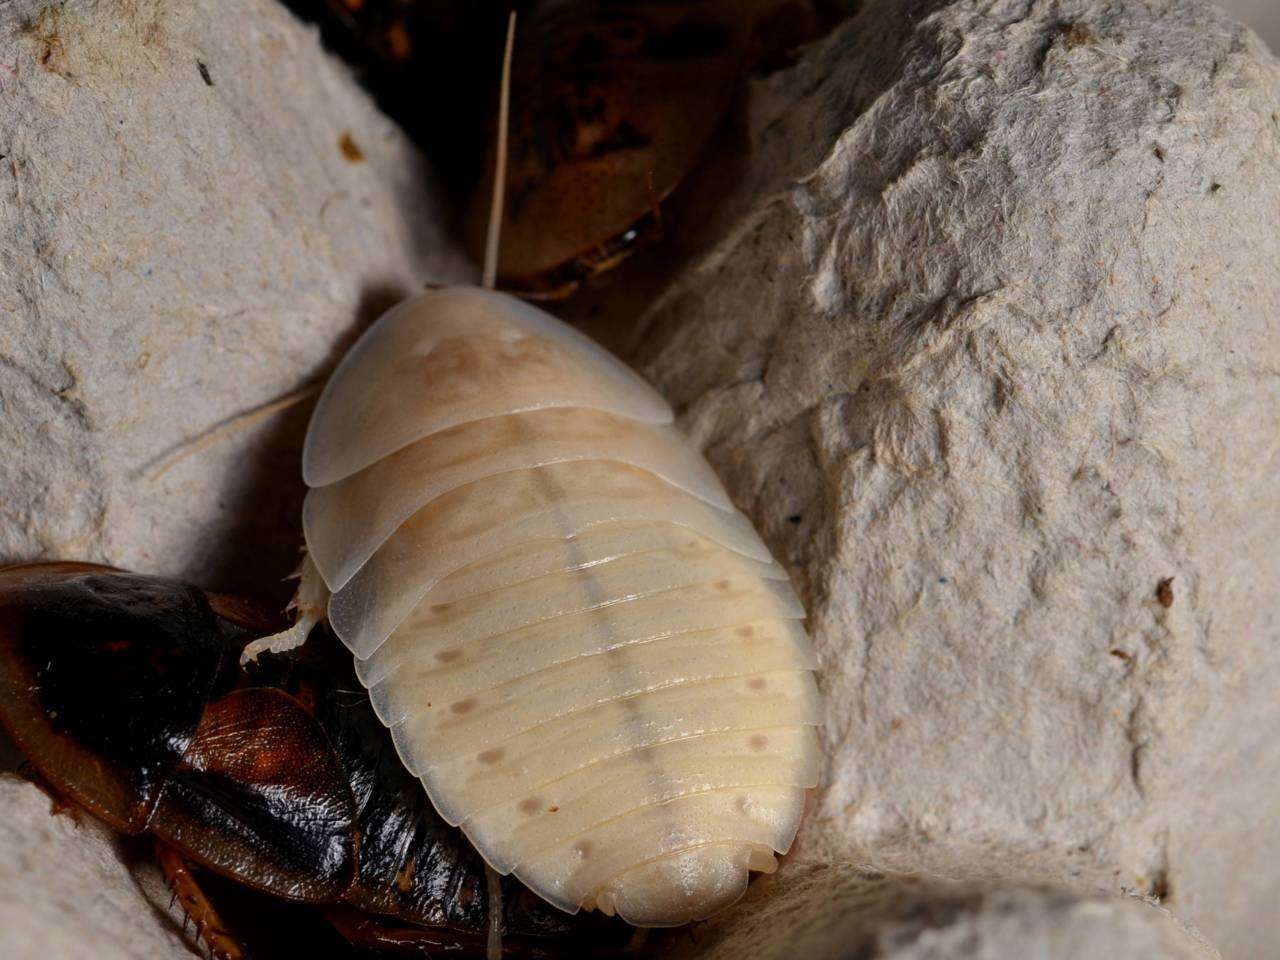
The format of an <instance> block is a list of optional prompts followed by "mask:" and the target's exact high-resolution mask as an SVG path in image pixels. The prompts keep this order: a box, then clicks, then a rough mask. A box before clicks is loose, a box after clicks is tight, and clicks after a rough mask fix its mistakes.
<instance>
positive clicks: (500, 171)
mask: <svg viewBox="0 0 1280 960" xmlns="http://www.w3.org/2000/svg"><path fill="white" fill-rule="evenodd" d="M515 40H516V12H515V11H514V10H512V11H511V13H510V15H509V16H508V17H507V49H506V51H505V52H504V53H503V55H502V90H501V92H500V93H499V95H498V156H497V162H496V163H495V164H494V166H493V200H492V202H491V203H490V205H489V230H488V232H487V233H486V234H485V238H484V273H483V274H482V275H481V280H480V286H482V287H484V288H485V289H487V290H492V289H493V288H494V286H495V285H496V284H497V282H498V234H499V232H500V231H501V229H502V194H503V191H504V190H505V189H506V186H507V116H508V114H509V113H510V112H511V50H512V48H513V47H514V46H515Z"/></svg>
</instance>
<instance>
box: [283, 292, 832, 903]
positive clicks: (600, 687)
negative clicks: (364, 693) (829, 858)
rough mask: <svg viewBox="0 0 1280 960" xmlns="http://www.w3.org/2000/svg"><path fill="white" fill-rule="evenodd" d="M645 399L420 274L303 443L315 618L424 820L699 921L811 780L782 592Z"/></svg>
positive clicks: (510, 861)
mask: <svg viewBox="0 0 1280 960" xmlns="http://www.w3.org/2000/svg"><path fill="white" fill-rule="evenodd" d="M670 421H671V413H670V410H669V409H668V408H667V406H666V404H665V403H664V402H663V401H662V400H661V398H660V397H658V396H657V394H656V393H654V392H653V390H652V389H651V388H649V387H648V386H647V385H646V384H645V383H644V382H643V381H642V380H640V378H639V377H637V376H636V375H635V374H633V373H632V372H631V371H630V370H628V369H627V368H626V367H625V366H623V365H622V364H621V363H619V362H618V361H617V360H616V359H615V358H613V357H612V356H610V355H609V354H607V353H606V352H604V351H603V350H601V349H600V348H599V347H597V346H595V345H594V344H593V343H591V341H589V340H587V339H586V338H585V337H583V336H582V335H580V334H578V333H577V332H576V331H573V330H572V329H571V328H569V327H567V326H565V325H563V324H561V323H560V322H559V321H557V320H555V319H554V318H552V317H550V316H548V315H547V314H545V313H542V312H541V311H538V310H536V309H534V308H532V307H530V306H528V305H527V304H524V303H522V302H520V301H518V300H515V299H512V298H510V297H506V296H503V295H501V294H494V293H491V292H487V291H481V290H476V289H470V288H451V289H443V290H436V291H432V292H429V293H426V294H424V295H422V296H420V297H418V298H416V299H414V300H412V301H409V302H407V303H405V304H402V305H400V306H399V307H397V308H395V309H394V310H393V311H391V313H389V314H388V315H387V316H385V317H384V318H383V319H382V320H380V321H379V322H378V323H377V324H376V325H375V326H374V327H373V328H372V329H371V330H370V331H369V332H368V333H367V334H366V335H365V337H364V338H362V339H361V341H360V342H359V343H358V344H357V345H356V347H355V348H354V349H353V350H352V351H351V353H349V354H348V356H347V358H346V359H345V360H344V362H343V364H342V365H341V366H340V367H339V369H338V371H337V373H336V374H335V375H334V377H333V378H332V380H331V381H330V383H329V385H328V387H327V388H326V390H325V392H324V395H323V396H322V398H321V400H320V403H319V405H318V407H317V409H316V413H315V416H314V418H313V420H312V423H311V428H310V431H309V433H308V436H307V446H306V450H305V454H304V471H305V475H306V479H307V482H308V484H309V485H310V486H311V487H312V489H311V491H310V492H309V493H308V496H307V501H306V507H305V511H304V523H305V528H306V535H307V545H308V548H309V550H310V554H311V558H312V560H313V562H314V563H315V565H316V567H317V568H318V570H319V571H320V573H321V575H322V576H323V577H324V579H325V582H326V583H327V585H328V587H329V589H330V591H332V596H331V598H330V601H329V616H330V621H331V623H332V625H333V627H334V630H335V632H336V633H337V634H338V635H339V636H340V637H341V638H342V640H343V642H344V643H346V644H347V646H349V647H350V648H351V650H352V651H353V652H354V653H355V655H356V657H357V664H356V666H357V673H358V674H359V676H360V678H361V681H362V682H363V683H364V684H365V685H366V686H367V687H368V688H369V691H370V695H371V697H372V700H373V703H374V706H375V708H376V709H377V711H378V715H379V716H380V717H381V718H382V720H383V722H384V723H386V724H387V725H388V726H389V727H390V729H391V732H392V735H393V738H394V740H395V743H396V746H397V748H398V749H399V751H400V755H401V757H402V759H403V760H404V762H405V765H406V766H407V767H408V768H409V770H410V771H411V772H412V773H413V774H414V775H415V776H419V777H421V779H422V782H423V785H424V786H425V787H426V789H427V792H428V794H429V795H430V797H431V799H432V801H433V803H434V804H435V805H436V807H437V809H438V810H439V811H440V813H441V815H442V816H443V817H444V818H445V819H446V820H448V821H449V822H450V823H452V824H458V825H460V826H461V827H462V829H463V830H464V831H465V832H466V833H467V835H468V837H470V839H471V840H472V842H473V843H474V844H475V845H476V847H477V848H478V849H479V850H480V852H481V853H482V854H483V855H484V857H485V859H486V860H488V861H489V863H490V864H491V865H493V866H494V867H495V868H497V869H498V870H500V871H501V872H503V873H508V872H514V873H515V874H516V875H517V876H518V877H520V879H521V880H523V881H524V882H525V883H526V884H527V885H528V886H529V887H531V888H532V889H533V890H534V891H536V892H537V893H539V894H541V895H542V896H543V897H545V898H546V899H547V900H549V901H550V902H552V903H554V904H556V905H557V906H559V907H562V908H563V909H565V910H569V911H571V912H572V911H575V910H577V909H578V907H579V906H587V907H597V908H599V909H601V910H604V911H606V912H610V913H612V912H618V913H620V914H622V915H623V916H624V917H625V918H626V919H628V920H630V921H631V922H633V923H637V924H640V925H651V926H664V925H671V924H678V923H684V922H686V921H688V920H690V919H695V918H700V917H704V916H707V915H708V914H710V913H711V912H713V911H715V910H716V909H718V908H719V907H721V906H723V905H725V904H726V903H728V902H730V901H732V900H733V899H735V898H736V897H737V896H738V895H740V893H741V892H742V890H743V889H744V888H745V885H746V880H747V872H748V870H749V869H754V870H771V869H772V868H773V866H774V863H775V861H774V856H773V852H774V851H779V852H785V851H786V850H787V848H788V847H789V846H790V844H791V841H792V838H793V836H794V834H795V830H796V827H797V825H798V822H799V819H800V815H801V812H802V809H803V804H804V790H805V788H806V787H810V786H813V785H814V784H815V783H816V780H817V759H818V752H817V747H816V738H815V735H814V731H813V725H815V724H817V723H819V722H820V719H819V704H818V700H817V694H816V690H815V687H814V682H813V676H812V670H813V669H814V666H815V664H814V660H813V655H812V652H811V650H810V646H809V641H808V638H807V636H806V634H805V632H804V628H803V626H802V620H803V617H804V611H803V609H802V607H801V605H800V603H799V602H798V601H797V599H796V598H795V595H794V594H793V593H792V591H791V588H790V586H789V585H788V583H787V578H786V574H785V572H784V571H783V570H782V569H781V568H780V567H778V566H777V565H776V564H775V563H774V562H773V560H772V558H771V557H770V555H769V551H768V550H767V548H766V547H765V546H764V544H763V543H762V542H761V541H760V539H759V537H758V536H757V535H756V533H755V531H754V530H753V529H752V527H751V525H750V523H749V522H748V521H747V520H746V519H745V518H744V517H743V516H742V514H740V513H739V512H737V511H736V510H735V509H734V507H733V505H732V503H731V502H730V500H729V499H728V497H727V496H726V495H725V493H724V490H723V489H722V487H721V486H720V484H719V482H718V480H717V479H716V477H715V475H714V473H713V472H712V471H711V469H710V467H709V466H708V465H707V463H706V461H705V460H703V458H702V457H701V455H700V454H698V452H697V451H696V450H695V449H693V448H692V446H691V445H690V444H689V443H688V442H687V441H686V440H685V439H684V438H683V437H681V436H680V435H679V434H678V433H676V432H675V430H674V428H673V427H671V426H670V425H669V424H670Z"/></svg>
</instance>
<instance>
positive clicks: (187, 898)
mask: <svg viewBox="0 0 1280 960" xmlns="http://www.w3.org/2000/svg"><path fill="white" fill-rule="evenodd" d="M156 860H157V861H159V863H160V872H161V873H163V874H164V879H165V881H166V882H167V883H168V884H169V889H170V890H171V891H173V895H174V896H175V897H176V898H177V900H178V902H179V903H180V904H182V912H183V914H184V917H185V919H184V920H183V923H182V929H183V931H184V932H185V931H186V929H187V921H188V920H190V921H191V922H192V923H194V924H195V928H196V939H197V940H199V941H203V942H204V945H205V946H206V947H208V948H209V956H210V957H211V958H213V960H246V958H247V954H246V953H245V952H244V948H243V947H241V946H240V943H239V941H237V940H236V939H235V938H234V937H233V936H231V934H229V933H228V932H227V927H226V924H224V923H223V922H222V918H221V917H219V916H218V911H217V910H215V909H214V908H213V904H212V903H210V902H209V898H208V897H206V896H205V895H204V891H203V890H201V889H200V885H199V884H198V883H197V882H196V878H195V877H193V876H192V875H191V871H190V869H188V867H187V861H186V858H184V857H183V856H182V854H180V853H179V852H178V851H177V850H175V849H173V847H171V846H169V845H168V844H167V843H163V842H161V841H159V840H157V841H156Z"/></svg>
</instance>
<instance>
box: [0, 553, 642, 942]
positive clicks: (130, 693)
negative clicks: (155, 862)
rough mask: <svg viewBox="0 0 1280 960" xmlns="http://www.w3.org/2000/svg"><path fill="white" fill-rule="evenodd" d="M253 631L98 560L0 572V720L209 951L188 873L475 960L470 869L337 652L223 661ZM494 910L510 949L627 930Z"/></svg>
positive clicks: (211, 935) (346, 926) (259, 621)
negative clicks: (148, 841) (181, 913)
mask: <svg viewBox="0 0 1280 960" xmlns="http://www.w3.org/2000/svg"><path fill="white" fill-rule="evenodd" d="M270 626H272V624H271V623H270V622H269V618H267V617H264V616H263V615H262V614H261V613H259V612H258V611H257V610H256V608H255V607H254V606H253V605H252V604H250V603H246V602H244V601H239V600H235V599H233V598H229V597H225V596H220V595H217V594H210V593H205V592H203V591H201V590H198V589H196V588H194V587H190V586H187V585H185V584H182V583H178V582H175V581H170V580H163V579H159V578H155V577H145V576H138V575H135V574H129V573H124V572H121V571H118V570H113V569H111V568H108V567H100V566H97V565H92V564H82V563H43V564H31V565H26V566H20V567H10V568H7V569H4V570H0V723H2V724H3V726H4V728H5V730H6V731H7V732H8V733H9V734H10V736H12V737H13V739H14V741H15V742H16V744H17V745H18V747H19V749H20V750H21V751H22V752H23V754H25V756H26V757H27V759H28V760H29V761H30V763H31V765H32V767H34V769H35V770H36V771H37V772H38V773H39V775H40V776H41V777H42V778H43V779H44V780H45V781H46V782H47V783H48V784H49V785H50V786H51V787H52V789H53V790H54V791H55V792H56V794H58V795H59V796H60V797H61V798H65V799H67V800H70V801H72V802H73V803H75V804H77V805H78V806H80V807H83V808H84V809H85V810H87V811H89V812H90V813H92V814H93V815H94V816H96V817H97V818H99V819H100V820H102V821H103V822H105V823H107V824H108V825H109V826H111V827H113V828H114V829H116V830H118V831H120V832H121V833H125V834H131V835H137V834H141V833H144V832H149V833H150V834H152V835H153V836H154V837H155V838H156V841H157V847H158V851H159V860H160V865H161V868H162V870H163V871H164V873H165V875H166V877H167V879H168V881H169V883H170V885H171V887H172V888H173V891H174V893H175V895H176V896H177V897H178V898H179V900H180V902H181V903H182V906H183V909H184V910H185V911H186V913H187V915H188V916H189V917H190V918H191V919H192V920H194V921H195V924H196V930H197V931H198V934H199V936H200V938H201V940H202V941H203V942H204V944H205V945H206V946H207V947H208V949H209V950H210V952H211V954H212V956H214V957H218V958H225V960H234V958H239V957H244V956H246V953H245V951H244V949H243V947H242V946H241V945H240V942H239V939H238V938H237V937H236V936H235V935H234V934H233V933H232V932H231V931H230V930H229V929H228V927H227V925H226V924H225V923H223V922H222V920H221V919H220V918H219V915H218V911H217V910H216V909H215V907H214V906H213V904H212V902H211V901H210V900H209V898H207V897H206V896H205V895H204V893H203V892H202V889H201V886H200V884H199V883H198V882H197V879H196V877H197V873H196V872H193V870H192V869H191V868H192V867H193V866H194V867H196V868H203V870H206V871H211V872H212V873H213V874H215V875H220V876H222V877H225V878H230V879H231V880H234V881H236V882H237V883H239V884H243V885H244V886H246V887H249V888H251V889H253V890H256V891H260V892H262V893H265V894H271V895H274V896H276V897H280V898H284V899H287V900H293V901H301V902H303V903H307V904H315V905H319V907H320V908H322V909H323V910H324V912H325V913H326V915H327V919H328V920H329V921H330V922H331V923H332V924H333V925H334V926H335V927H336V928H337V929H338V930H339V931H340V932H341V933H342V934H343V936H344V937H346V938H347V939H348V940H349V941H351V942H352V943H353V944H355V945H356V946H359V947H366V948H374V949H378V950H389V951H399V952H411V953H416V954H419V955H422V954H427V955H432V954H434V953H435V952H437V951H440V952H449V953H451V954H464V955H466V954H476V955H483V953H484V951H485V946H486V932H487V931H488V929H489V917H488V909H489V902H490V898H489V894H488V891H487V888H486V877H485V871H484V863H483V861H482V860H481V859H480V857H479V855H478V854H477V853H476V852H475V851H474V850H473V849H472V848H471V846H470V845H469V844H468V843H467V842H466V840H465V838H464V837H462V835H461V834H460V833H459V832H458V831H457V830H455V829H453V828H450V827H448V826H447V825H446V824H445V823H444V822H443V821H441V820H440V819H439V817H438V816H437V815H436V813H435V811H434V810H433V809H432V808H431V806H430V804H429V802H428V800H427V799H426V796H425V795H424V794H423V792H422V790H421V788H420V787H419V785H418V783H417V781H416V780H415V779H414V778H412V777H410V776H409V775H408V774H407V773H406V772H405V770H404V768H403V766H402V764H401V763H400V761H399V758H398V757H397V756H396V754H395V750H394V748H393V746H392V744H391V741H390V738H389V737H388V735H387V733H386V731H385V729H384V728H383V726H382V725H381V723H379V721H378V720H377V718H376V716H375V715H374V713H373V710H372V708H371V706H370V704H369V700H368V697H367V696H366V695H364V694H363V692H356V691H359V690H360V687H359V684H358V683H357V682H356V680H355V678H354V676H353V675H352V671H351V667H350V657H349V656H337V657H334V658H332V660H329V659H327V658H325V656H324V652H323V644H314V643H313V644H312V645H311V647H312V648H315V649H310V650H308V651H307V652H306V653H305V654H304V657H303V658H301V659H289V660H284V659H282V658H266V659H265V660H264V661H263V664H262V665H260V666H259V667H258V668H256V669H255V671H254V673H253V675H252V676H246V675H245V674H244V673H242V672H241V671H240V670H239V668H238V666H237V661H238V657H239V654H240V651H241V648H242V647H243V646H244V644H245V642H246V641H247V640H250V639H252V638H253V637H255V636H257V635H259V634H260V633H262V632H265V630H267V629H269V628H270ZM307 657H312V658H315V657H319V658H321V659H320V662H315V661H312V662H309V661H308V660H307V659H306V658H307ZM263 903H268V904H269V903H270V900H269V899H264V900H263ZM502 904H503V907H502V910H503V917H502V924H501V926H502V928H503V931H504V936H503V949H504V955H506V956H510V957H521V956H524V957H551V956H559V955H564V954H566V953H567V954H572V955H578V954H580V952H581V951H582V950H584V949H587V948H588V947H589V949H590V950H591V951H592V952H593V953H599V952H608V951H609V950H610V949H611V947H613V946H616V945H617V944H618V943H619V941H620V940H621V941H625V940H626V938H627V935H628V933H629V928H627V927H625V925H622V924H618V923H613V924H607V925H606V924H602V923H601V922H600V921H599V920H598V919H594V918H588V917H581V918H574V917H570V916H567V915H565V914H563V913H561V912H560V911H558V910H555V909H554V908H552V907H550V906H549V905H547V904H545V903H543V902H542V901H541V900H540V899H539V898H537V897H536V896H534V895H532V894H531V893H529V892H528V891H527V890H524V889H523V887H522V886H521V885H520V884H519V883H518V882H516V881H514V880H512V879H510V878H508V879H506V880H504V881H503V896H502Z"/></svg>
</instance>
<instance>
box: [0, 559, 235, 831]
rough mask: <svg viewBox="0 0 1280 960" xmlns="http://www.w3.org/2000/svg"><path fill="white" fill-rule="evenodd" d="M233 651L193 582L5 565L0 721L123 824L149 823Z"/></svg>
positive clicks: (55, 780)
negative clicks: (166, 781) (161, 789)
mask: <svg viewBox="0 0 1280 960" xmlns="http://www.w3.org/2000/svg"><path fill="white" fill-rule="evenodd" d="M229 650H230V645H229V638H228V636H227V633H226V627H225V625H224V624H223V623H222V622H220V620H219V618H218V617H217V616H216V615H215V614H214V613H213V611H212V609H211V608H210V605H209V603H208V601H207V600H206V598H205V596H204V594H203V593H202V592H201V591H199V590H196V589H195V588H192V587H188V586H185V585H182V584H176V583H172V582H169V581H162V580H157V579H155V578H151V577H145V576H138V575H135V574H127V573H123V572H120V571H117V570H113V569H111V568H109V567H99V566H95V565H90V564H75V563H46V564H31V565H27V566H21V567H10V568H7V569H5V570H0V723H3V725H4V727H5V728H6V729H7V730H8V731H9V733H10V734H11V735H12V737H13V738H14V740H15V742H16V743H17V745H18V747H19V748H20V749H21V750H22V752H23V753H24V754H25V755H26V756H27V758H28V759H29V760H30V761H31V763H32V765H33V766H34V767H35V768H36V769H37V770H38V771H40V773H41V774H42V775H43V776H44V777H45V778H46V779H47V780H48V781H49V782H50V783H51V784H53V785H54V786H55V787H56V788H58V789H59V790H60V791H62V792H64V793H66V794H68V795H69V796H70V797H71V798H72V799H74V800H76V801H77V802H79V803H81V804H82V805H83V806H85V807H86V808H87V809H89V810H90V811H91V812H93V813H94V814H96V815H98V816H99V817H101V818H102V819H103V820H105V821H107V822H108V823H110V824H111V825H112V826H114V827H116V828H117V829H119V830H122V831H124V832H128V833H137V832H139V831H141V830H142V829H144V827H145V826H146V823H147V820H148V818H149V816H150V813H151V810H152V809H153V808H154V805H155V802H156V799H157V797H158V794H159V791H160V788H161V787H162V786H163V784H164V782H165V779H166V778H167V776H168V775H169V773H170V772H171V771H172V769H173V768H174V766H175V765H176V764H177V763H178V761H179V760H180V758H181V757H182V754H183V753H184V752H185V751H186V749H187V747H188V746H189V745H190V743H191V739H192V737H193V735H194V733H195V729H196V726H197V724H198V722H199V720H200V715H201V713H202V712H203V710H204V707H205V704H206V703H207V702H208V700H209V698H210V697H211V696H212V695H213V693H214V689H215V686H216V684H217V683H218V678H219V675H220V673H222V672H223V671H224V663H225V662H226V660H227V654H228V651H229Z"/></svg>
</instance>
